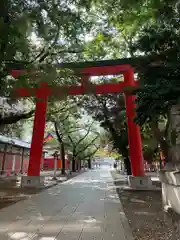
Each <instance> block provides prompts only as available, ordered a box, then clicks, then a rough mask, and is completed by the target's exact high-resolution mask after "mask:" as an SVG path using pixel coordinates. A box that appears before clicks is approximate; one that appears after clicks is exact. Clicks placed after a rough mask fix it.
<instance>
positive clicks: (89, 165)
mask: <svg viewBox="0 0 180 240" xmlns="http://www.w3.org/2000/svg"><path fill="white" fill-rule="evenodd" d="M88 168H89V169H91V168H92V164H91V159H88Z"/></svg>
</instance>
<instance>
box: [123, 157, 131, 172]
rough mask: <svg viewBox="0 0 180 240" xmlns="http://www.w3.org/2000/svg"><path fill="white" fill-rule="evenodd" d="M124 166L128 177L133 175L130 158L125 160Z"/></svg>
mask: <svg viewBox="0 0 180 240" xmlns="http://www.w3.org/2000/svg"><path fill="white" fill-rule="evenodd" d="M124 165H125V169H126V171H127V175H128V176H129V175H132V171H131V162H130V159H129V157H126V158H124Z"/></svg>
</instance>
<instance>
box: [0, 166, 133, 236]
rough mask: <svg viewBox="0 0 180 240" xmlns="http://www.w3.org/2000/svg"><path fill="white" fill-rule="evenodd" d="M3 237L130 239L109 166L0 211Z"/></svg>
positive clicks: (0, 230)
mask: <svg viewBox="0 0 180 240" xmlns="http://www.w3.org/2000/svg"><path fill="white" fill-rule="evenodd" d="M0 239H2V240H7V239H8V240H110V239H113V240H132V239H133V238H132V234H131V230H130V227H129V225H128V222H127V219H126V217H125V215H124V212H123V209H122V205H121V203H120V201H119V198H118V196H117V194H116V191H115V186H114V184H113V179H112V177H111V174H110V172H109V169H108V168H103V169H98V170H91V171H89V172H85V173H83V174H81V175H79V176H77V177H75V178H73V179H70V180H68V181H67V182H64V183H61V184H59V185H57V186H55V187H52V188H50V189H47V190H44V191H43V192H41V193H40V194H38V195H34V196H32V197H31V198H29V199H28V200H25V201H21V202H18V203H17V204H14V205H11V206H9V207H7V208H4V209H2V210H1V211H0Z"/></svg>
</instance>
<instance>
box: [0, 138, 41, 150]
mask: <svg viewBox="0 0 180 240" xmlns="http://www.w3.org/2000/svg"><path fill="white" fill-rule="evenodd" d="M0 142H1V143H8V144H12V145H14V146H18V147H24V148H29V149H30V148H31V143H28V142H25V141H22V140H20V139H17V138H11V137H6V136H3V135H0ZM43 152H45V151H44V150H43Z"/></svg>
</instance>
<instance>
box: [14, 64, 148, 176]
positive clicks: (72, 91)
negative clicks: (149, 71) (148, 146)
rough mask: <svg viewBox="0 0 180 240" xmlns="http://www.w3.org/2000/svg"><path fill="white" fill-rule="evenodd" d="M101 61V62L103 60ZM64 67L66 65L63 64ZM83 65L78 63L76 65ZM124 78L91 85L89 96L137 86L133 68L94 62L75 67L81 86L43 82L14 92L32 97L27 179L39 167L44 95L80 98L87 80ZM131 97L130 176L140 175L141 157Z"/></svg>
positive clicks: (127, 99)
mask: <svg viewBox="0 0 180 240" xmlns="http://www.w3.org/2000/svg"><path fill="white" fill-rule="evenodd" d="M104 62H105V61H104ZM66 65H67V68H69V67H68V64H64V66H65V67H66ZM81 65H83V63H82V64H81V63H79V66H81ZM22 72H24V70H11V74H12V76H14V77H18V76H19V75H20V74H22ZM120 73H122V74H123V75H124V82H120V83H117V84H98V85H94V84H93V85H91V86H92V89H91V91H92V93H94V94H107V93H119V92H123V90H124V89H125V88H126V87H137V85H138V83H137V81H135V80H134V69H133V67H132V66H131V65H129V64H124V65H122V64H118V65H114V64H110V65H101V66H96V62H94V63H93V65H92V66H86V67H79V69H78V74H80V75H81V85H80V86H79V85H74V86H57V87H56V88H49V87H48V84H47V83H41V85H40V87H39V88H38V89H24V88H19V89H16V90H15V93H16V96H17V97H30V96H35V97H36V98H37V101H36V111H35V118H34V127H33V135H32V142H31V149H30V159H29V168H28V176H40V165H41V157H42V149H43V139H44V130H45V124H46V110H47V102H48V96H50V95H56V96H57V95H60V94H63V95H64V93H65V94H66V95H82V94H86V93H87V92H88V89H87V86H89V83H88V78H89V77H91V76H105V75H118V74H120ZM134 101H135V96H133V95H130V94H128V93H125V104H126V117H127V125H128V138H129V151H130V159H131V167H132V175H133V176H144V174H145V173H144V160H143V154H142V143H141V135H140V128H139V126H138V125H137V124H136V123H135V122H134V117H135V103H134Z"/></svg>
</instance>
